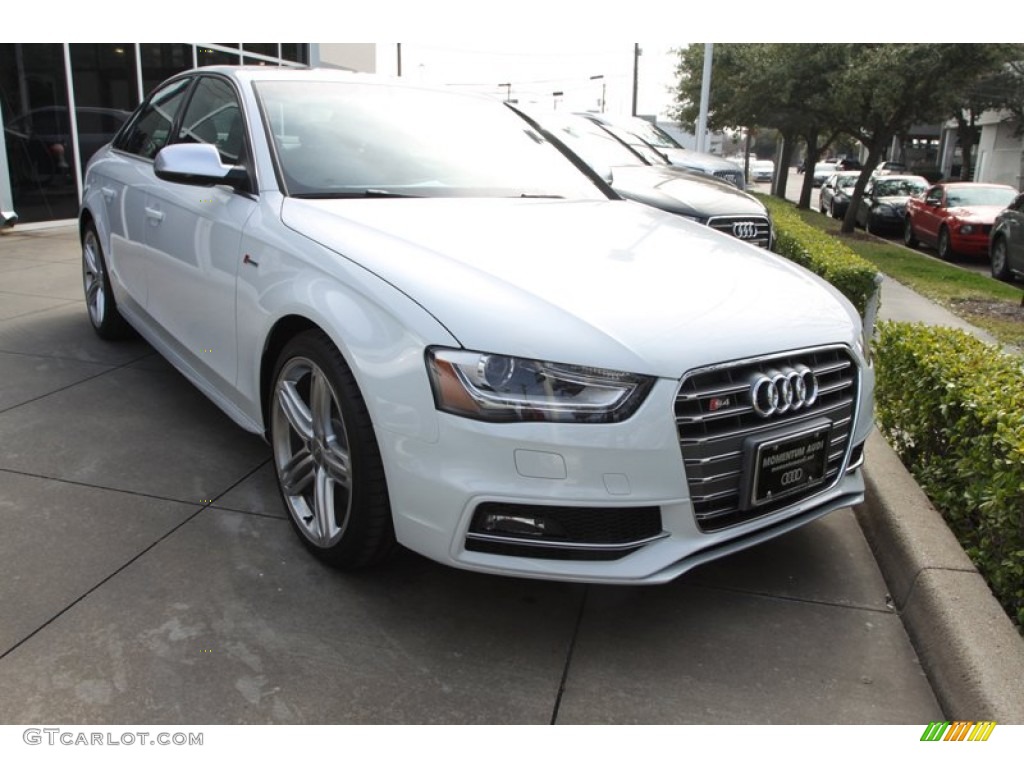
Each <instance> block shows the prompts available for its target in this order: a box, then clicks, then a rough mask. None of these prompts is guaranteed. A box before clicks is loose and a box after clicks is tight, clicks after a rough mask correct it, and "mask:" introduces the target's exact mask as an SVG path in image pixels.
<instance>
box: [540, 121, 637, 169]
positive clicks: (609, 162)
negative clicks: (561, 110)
mask: <svg viewBox="0 0 1024 768" xmlns="http://www.w3.org/2000/svg"><path fill="white" fill-rule="evenodd" d="M531 117H533V119H534V120H536V121H537V123H538V124H539V125H540V126H541V127H542V128H544V129H545V130H546V131H549V132H550V133H551V134H552V135H554V137H555V138H556V139H558V140H560V141H562V142H564V143H565V145H566V146H567V147H569V149H571V150H572V151H573V152H575V153H576V154H577V155H579V157H580V159H581V160H583V162H584V163H586V164H587V165H589V166H590V167H591V168H593V169H595V170H597V171H601V170H602V169H606V168H614V167H615V166H622V165H648V163H646V162H644V160H642V159H641V158H640V157H638V156H637V155H636V153H635V152H633V150H631V149H629V148H628V147H626V146H625V145H624V144H623V143H622V142H621V141H619V140H618V139H616V138H615V137H614V136H612V135H611V134H610V133H608V132H607V131H605V130H604V129H603V128H601V127H600V126H598V125H595V124H594V123H592V122H590V121H589V120H587V119H585V118H582V117H574V116H572V115H558V114H554V115H544V116H540V117H538V116H537V115H531Z"/></svg>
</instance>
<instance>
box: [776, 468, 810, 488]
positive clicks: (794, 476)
mask: <svg viewBox="0 0 1024 768" xmlns="http://www.w3.org/2000/svg"><path fill="white" fill-rule="evenodd" d="M803 479H804V470H803V469H802V468H797V469H791V470H789V471H788V472H783V473H782V477H781V478H780V482H781V483H782V485H783V486H787V485H792V484H793V483H799V482H800V481H801V480H803Z"/></svg>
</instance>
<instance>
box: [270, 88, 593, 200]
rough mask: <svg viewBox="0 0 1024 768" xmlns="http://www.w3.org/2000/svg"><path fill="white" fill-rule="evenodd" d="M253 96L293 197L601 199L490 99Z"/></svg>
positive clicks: (353, 93)
mask: <svg viewBox="0 0 1024 768" xmlns="http://www.w3.org/2000/svg"><path fill="white" fill-rule="evenodd" d="M256 90H257V93H258V95H259V100H260V106H261V109H262V110H263V114H264V118H265V120H266V123H267V124H268V125H269V126H270V129H271V134H272V141H273V144H274V150H275V155H276V160H277V163H278V168H279V171H280V175H281V178H282V180H283V181H284V185H285V188H286V189H287V192H288V194H289V195H291V196H294V197H305V198H310V197H313V198H325V197H376V198H388V197H565V198H577V199H578V198H585V199H600V198H602V197H604V195H603V194H602V192H601V190H600V189H599V188H598V187H597V186H595V185H594V184H593V183H591V182H590V181H588V180H587V178H586V177H585V176H583V175H581V174H580V173H579V172H578V171H577V170H576V168H575V167H574V166H573V165H572V164H571V163H569V162H568V161H567V160H566V159H565V158H564V157H563V156H562V155H561V153H560V152H559V151H558V150H557V149H556V148H554V147H553V146H552V145H551V144H550V143H549V142H547V141H546V140H545V139H544V138H543V137H542V136H541V135H540V134H539V133H537V132H536V131H534V130H533V129H532V128H531V127H530V126H529V125H528V124H527V123H525V122H524V121H523V120H521V119H520V118H519V117H517V116H516V115H514V114H513V113H512V112H510V111H509V110H508V109H507V108H506V107H504V106H503V105H502V104H500V103H498V102H494V101H491V100H489V99H482V98H479V97H471V96H463V95H461V94H449V93H443V92H424V91H421V90H418V89H413V88H408V87H404V86H400V85H393V86H385V85H381V84H372V85H370V84H365V85H364V84H358V83H356V84H354V83H338V82H315V81H311V82H301V81H284V82H280V81H279V82H273V81H267V82H261V83H257V84H256ZM497 147H500V148H501V149H500V151H498V150H496V148H497Z"/></svg>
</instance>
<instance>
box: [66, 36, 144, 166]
mask: <svg viewBox="0 0 1024 768" xmlns="http://www.w3.org/2000/svg"><path fill="white" fill-rule="evenodd" d="M70 50H71V72H72V78H73V79H74V85H75V118H76V119H77V121H78V123H79V124H78V147H79V150H80V153H81V166H82V172H83V173H84V172H85V165H86V163H88V162H89V158H91V157H92V156H93V155H94V154H95V153H96V150H98V149H99V148H100V147H102V146H103V145H104V144H106V143H107V142H108V141H110V140H111V139H112V138H114V134H115V133H116V132H117V129H118V128H120V127H121V124H122V123H124V121H125V120H127V119H128V116H129V115H130V114H131V111H132V110H133V109H135V107H136V105H138V103H139V98H138V94H139V88H138V84H137V81H136V70H135V46H134V45H133V44H132V43H72V44H71V46H70ZM111 125H115V126H116V127H115V128H114V130H109V127H110V126H111Z"/></svg>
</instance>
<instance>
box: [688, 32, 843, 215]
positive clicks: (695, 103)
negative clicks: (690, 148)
mask: <svg viewBox="0 0 1024 768" xmlns="http://www.w3.org/2000/svg"><path fill="white" fill-rule="evenodd" d="M850 48H851V46H850V45H848V44H835V45H833V44H829V45H821V44H813V45H812V44H798V45H790V44H783V43H764V44H758V43H723V44H716V45H715V49H714V65H713V66H714V71H713V76H712V84H711V104H710V114H709V118H708V125H709V127H711V128H716V129H728V128H740V127H744V128H746V129H748V130H753V129H754V128H756V127H764V128H775V129H776V130H778V131H779V133H780V134H781V136H782V147H781V151H780V153H779V156H778V158H777V159H776V169H777V176H776V180H775V184H773V187H772V192H773V194H775V195H776V196H778V197H785V193H786V186H785V182H786V179H787V178H788V172H787V170H788V168H789V166H790V163H791V160H792V154H793V149H794V147H795V146H796V143H797V141H798V140H799V139H800V138H803V139H804V140H805V141H807V142H808V144H809V146H810V147H811V153H813V152H814V151H815V149H814V147H815V146H816V144H817V140H818V136H819V134H820V133H821V132H823V131H829V129H830V127H831V126H830V124H831V123H832V122H833V119H832V118H833V115H834V113H835V105H834V103H833V101H834V99H833V95H832V89H831V87H830V81H831V77H832V76H833V73H834V72H835V71H837V70H842V68H843V66H845V62H846V60H847V59H848V57H849V56H850V55H851V52H850ZM678 53H679V57H680V61H679V65H678V66H677V68H676V74H677V76H678V77H679V85H678V88H677V92H676V109H675V111H674V113H673V117H674V118H675V119H677V120H678V121H680V123H681V124H682V125H684V126H686V125H692V124H693V121H694V120H695V119H696V116H697V111H698V109H699V102H700V83H701V73H702V70H703V64H704V57H703V46H701V45H694V46H690V47H689V48H686V49H683V50H681V51H679V52H678ZM829 132H830V133H832V131H829ZM811 180H812V178H811V176H808V177H807V179H805V183H804V190H803V192H802V194H801V205H802V206H803V207H805V208H806V207H807V206H808V204H809V201H810V194H811V192H810V190H811V186H810V182H811Z"/></svg>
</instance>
